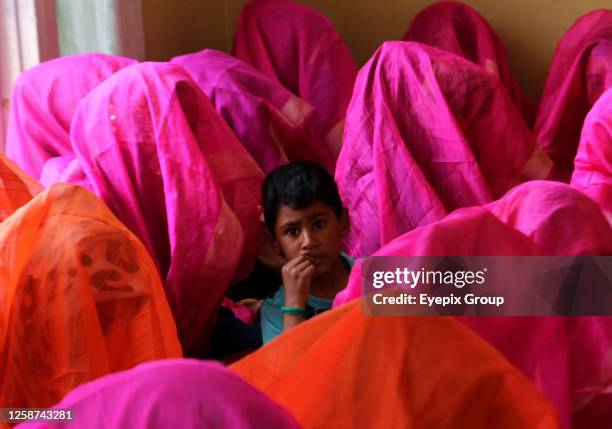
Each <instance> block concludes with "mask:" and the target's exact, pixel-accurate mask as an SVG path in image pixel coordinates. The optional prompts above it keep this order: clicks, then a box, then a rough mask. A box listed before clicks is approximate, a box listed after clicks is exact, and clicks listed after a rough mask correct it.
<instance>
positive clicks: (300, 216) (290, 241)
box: [274, 202, 348, 277]
mask: <svg viewBox="0 0 612 429" xmlns="http://www.w3.org/2000/svg"><path fill="white" fill-rule="evenodd" d="M347 231H348V215H347V214H346V211H344V212H343V213H342V216H340V219H338V217H337V216H336V213H335V212H334V210H333V209H332V208H331V207H329V206H328V205H327V204H325V203H321V202H315V203H313V204H311V205H309V206H308V207H306V208H304V209H301V210H295V209H292V208H291V207H289V206H286V205H282V206H281V207H280V209H279V210H278V215H277V217H276V225H275V227H274V238H275V243H276V245H277V246H278V247H279V250H280V251H281V253H282V254H283V256H284V257H285V258H286V259H287V260H291V259H293V258H295V257H297V256H300V255H306V256H308V257H310V258H311V259H312V263H313V265H314V266H315V274H314V275H315V277H316V276H320V275H322V274H325V273H327V272H328V271H329V270H330V269H331V267H332V266H333V265H334V263H336V261H337V259H338V257H339V256H340V250H341V248H340V241H341V237H342V235H344V234H345V233H346V232H347Z"/></svg>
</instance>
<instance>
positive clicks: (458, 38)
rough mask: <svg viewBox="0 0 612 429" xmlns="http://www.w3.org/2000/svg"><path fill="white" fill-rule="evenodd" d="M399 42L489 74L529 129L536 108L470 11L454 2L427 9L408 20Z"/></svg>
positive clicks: (498, 44)
mask: <svg viewBox="0 0 612 429" xmlns="http://www.w3.org/2000/svg"><path fill="white" fill-rule="evenodd" d="M403 40H406V41H412V42H419V43H423V44H425V45H429V46H433V47H434V48H439V49H442V50H444V51H447V52H450V53H453V54H455V55H459V56H461V57H463V58H465V59H466V60H469V61H471V62H473V63H475V64H478V65H480V66H482V67H484V68H485V69H487V70H489V71H490V72H491V73H493V74H494V75H496V76H497V77H498V78H499V79H500V80H501V82H502V83H503V85H504V86H505V87H506V89H507V90H508V93H509V94H510V98H511V99H512V101H514V103H515V104H516V106H517V107H518V109H519V110H520V111H521V112H522V113H523V117H524V119H525V121H526V122H527V125H528V126H529V127H531V126H532V125H533V120H534V118H535V110H536V105H535V103H534V102H533V101H532V100H530V99H529V98H528V97H527V96H525V95H524V94H523V92H522V91H521V88H520V86H519V84H518V82H517V81H516V79H514V77H513V76H512V72H511V71H510V67H509V66H508V58H507V54H506V48H505V46H504V43H503V41H502V40H501V39H500V38H499V36H498V35H497V33H496V32H495V30H494V29H493V27H491V25H489V23H488V22H487V21H486V19H484V18H483V16H482V15H480V14H479V13H478V12H477V11H476V10H475V9H473V8H472V7H470V6H468V5H467V4H465V3H460V2H456V1H440V2H437V3H434V4H432V5H430V6H427V7H426V8H425V9H423V10H422V11H421V12H419V13H418V14H417V15H416V16H415V17H414V18H413V19H412V21H411V22H410V25H409V26H408V30H407V31H406V34H404V37H403Z"/></svg>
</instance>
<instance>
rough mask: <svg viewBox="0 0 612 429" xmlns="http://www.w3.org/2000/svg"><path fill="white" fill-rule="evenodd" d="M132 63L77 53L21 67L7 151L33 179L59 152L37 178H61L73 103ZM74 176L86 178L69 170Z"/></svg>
mask: <svg viewBox="0 0 612 429" xmlns="http://www.w3.org/2000/svg"><path fill="white" fill-rule="evenodd" d="M133 63H135V61H134V60H131V59H129V58H123V57H116V56H112V55H104V54H79V55H71V56H66V57H61V58H56V59H54V60H50V61H46V62H44V63H42V64H39V65H37V66H36V67H34V68H32V69H30V70H27V71H25V72H24V73H22V74H21V76H19V79H17V82H15V85H14V86H13V94H12V96H11V114H10V122H9V127H8V134H7V138H6V155H7V156H8V157H9V158H11V159H12V160H13V161H15V163H17V165H19V166H20V167H21V168H23V170H25V172H26V173H28V174H29V175H31V176H32V177H33V178H34V179H36V180H39V179H40V178H41V175H42V174H43V169H44V167H45V163H46V162H47V161H49V160H51V159H53V158H56V157H58V158H60V159H58V160H53V161H51V162H50V165H49V166H48V167H47V170H48V171H46V172H45V174H44V177H43V179H42V182H43V185H46V186H47V185H50V184H51V183H54V182H56V181H60V180H63V179H64V178H62V177H61V176H62V173H63V172H64V169H65V166H66V165H67V164H69V163H70V162H71V161H73V157H72V155H73V153H72V149H71V147H70V122H71V121H72V115H73V114H74V111H75V109H76V107H77V104H78V103H79V101H81V99H82V98H83V97H85V96H86V95H87V94H88V93H89V92H90V91H91V90H92V89H93V88H95V87H96V86H97V85H98V84H100V82H102V81H104V80H105V79H106V78H108V77H109V76H111V75H112V74H114V73H115V72H116V71H117V70H119V69H122V68H123V67H126V66H128V65H130V64H133ZM56 163H57V164H58V165H54V164H56ZM72 168H73V169H75V166H73V167H72ZM74 173H76V174H74ZM79 180H80V181H85V178H84V177H83V175H82V172H81V173H80V174H79V173H78V171H77V172H73V176H72V180H70V182H71V183H75V182H76V181H79ZM79 184H83V183H79Z"/></svg>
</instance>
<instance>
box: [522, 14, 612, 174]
mask: <svg viewBox="0 0 612 429" xmlns="http://www.w3.org/2000/svg"><path fill="white" fill-rule="evenodd" d="M611 85H612V10H607V9H601V10H596V11H593V12H590V13H588V14H586V15H584V16H582V17H580V18H578V19H577V20H576V22H575V23H574V24H573V25H572V26H571V28H570V29H569V30H568V31H567V33H565V35H564V36H563V37H562V38H561V40H559V43H558V44H557V47H556V49H555V54H554V56H553V60H552V63H551V66H550V70H549V72H548V77H547V78H546V84H545V86H544V92H543V93H542V99H541V101H540V106H539V108H538V114H537V118H536V122H535V127H534V131H535V133H536V137H537V139H538V144H539V145H540V147H541V148H542V150H544V152H546V153H547V154H548V155H549V156H550V157H551V158H552V160H553V161H554V162H555V170H554V177H555V178H558V179H559V180H563V181H565V182H567V181H569V179H570V176H571V173H572V170H573V160H574V157H575V155H576V149H577V147H578V141H579V138H580V131H581V129H582V124H583V121H584V118H585V116H586V114H587V112H588V111H589V110H590V109H591V106H592V105H593V104H594V103H595V101H596V100H597V98H598V97H599V96H600V95H601V94H602V93H603V92H604V91H605V90H606V89H607V88H608V87H610V86H611Z"/></svg>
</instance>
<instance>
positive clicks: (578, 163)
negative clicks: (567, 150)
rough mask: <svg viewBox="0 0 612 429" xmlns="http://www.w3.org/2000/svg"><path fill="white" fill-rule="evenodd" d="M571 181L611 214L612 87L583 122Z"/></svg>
mask: <svg viewBox="0 0 612 429" xmlns="http://www.w3.org/2000/svg"><path fill="white" fill-rule="evenodd" d="M610 76H611V77H612V73H611V74H610ZM570 183H571V185H572V186H574V187H576V188H578V189H580V190H581V191H583V192H584V193H585V194H587V195H588V196H590V197H591V198H592V199H593V200H595V201H597V202H598V203H599V205H600V206H601V207H602V209H603V210H605V211H606V212H607V214H608V216H611V217H612V88H610V89H608V90H607V91H606V92H605V94H604V95H602V96H601V98H600V99H599V100H598V101H597V102H596V103H595V105H594V106H593V108H592V109H591V111H590V112H589V114H588V115H587V117H586V119H585V121H584V126H583V127H582V134H581V136H580V144H579V145H578V152H577V153H576V158H575V159H574V173H573V174H572V180H571V182H570Z"/></svg>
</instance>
